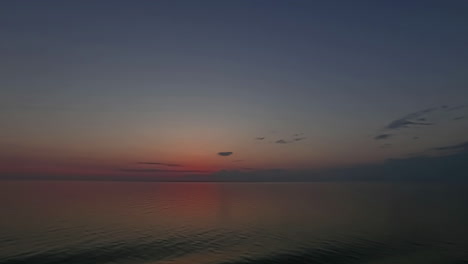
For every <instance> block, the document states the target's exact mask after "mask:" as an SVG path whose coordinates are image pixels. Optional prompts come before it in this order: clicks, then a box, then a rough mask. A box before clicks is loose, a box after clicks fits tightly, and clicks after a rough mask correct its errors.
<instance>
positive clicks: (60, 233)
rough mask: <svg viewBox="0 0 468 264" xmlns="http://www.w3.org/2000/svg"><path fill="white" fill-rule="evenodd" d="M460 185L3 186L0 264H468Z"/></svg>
mask: <svg viewBox="0 0 468 264" xmlns="http://www.w3.org/2000/svg"><path fill="white" fill-rule="evenodd" d="M467 187H468V186H465V185H457V184H414V183H412V184H409V183H404V184H403V183H399V184H382V183H105V182H0V198H1V199H0V263H2V264H3V263H8V264H13V263H69V264H73V263H77V264H78V263H79V264H86V263H93V264H99V263H128V264H131V263H146V264H149V263H171V264H182V263H183V264H189V263H190V264H196V263H213V264H214V263H224V264H228V263H229V264H247V263H299V264H300V263H328V264H333V263H347V264H349V263H369V264H370V263H392V264H395V263H425V264H428V263H429V264H430V263H447V264H449V263H450V264H461V263H468V193H467V192H468V188H467Z"/></svg>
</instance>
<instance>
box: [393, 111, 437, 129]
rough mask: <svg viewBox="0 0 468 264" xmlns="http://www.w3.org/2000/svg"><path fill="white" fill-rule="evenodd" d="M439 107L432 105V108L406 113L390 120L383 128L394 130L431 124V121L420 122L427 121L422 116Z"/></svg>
mask: <svg viewBox="0 0 468 264" xmlns="http://www.w3.org/2000/svg"><path fill="white" fill-rule="evenodd" d="M439 109H440V108H439V107H432V108H427V109H424V110H421V111H417V112H414V113H410V114H407V115H405V116H403V117H401V118H398V119H395V120H393V121H391V122H390V123H389V124H388V125H386V126H385V129H387V130H394V129H401V128H408V127H410V126H430V125H433V123H430V122H422V121H427V119H426V118H425V117H423V116H424V115H427V114H429V113H431V112H434V111H437V110H439Z"/></svg>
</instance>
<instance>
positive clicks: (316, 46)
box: [0, 0, 468, 177]
mask: <svg viewBox="0 0 468 264" xmlns="http://www.w3.org/2000/svg"><path fill="white" fill-rule="evenodd" d="M0 32H1V35H2V41H1V42H0V57H1V58H2V59H1V60H0V69H1V70H0V109H1V111H0V124H1V131H0V134H1V136H0V162H1V164H0V176H12V175H13V176H12V177H15V175H19V176H21V175H23V176H24V175H62V176H63V175H65V176H63V177H67V176H66V175H106V176H108V177H112V176H113V175H127V176H129V177H132V175H138V177H141V176H142V175H144V176H145V177H150V176H153V175H175V176H177V175H180V174H191V173H204V172H216V171H219V170H224V171H225V170H269V169H277V168H281V169H285V170H296V171H297V170H302V171H307V170H311V169H315V170H316V169H325V168H338V167H343V166H354V165H359V164H373V163H379V162H383V161H386V160H388V159H395V158H406V157H409V156H411V155H419V154H418V153H426V152H427V151H428V150H429V151H430V150H434V149H435V148H441V147H444V146H457V144H462V143H463V142H467V141H468V136H467V135H468V133H467V131H468V85H467V84H468V49H467V48H466V47H468V1H465V0H449V1H439V0H438V1H430V0H425V1H422V0H421V1H400V0H396V1H371V0H368V1H344V0H343V1H330V0H327V1H293V0H291V1H266V0H265V1H263V0H252V1H250V0H249V1H247V0H240V1H177V0H170V1H130V0H128V1H117V0H113V1H104V0H103V1H47V0H42V1H32V0H29V1H26V0H23V1H2V3H1V4H0ZM463 146H464V145H463ZM454 149H456V147H455V148H454ZM460 149H461V150H466V149H465V147H460V148H458V150H460ZM219 152H232V154H230V155H229V154H227V155H218V153H219Z"/></svg>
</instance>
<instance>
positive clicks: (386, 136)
mask: <svg viewBox="0 0 468 264" xmlns="http://www.w3.org/2000/svg"><path fill="white" fill-rule="evenodd" d="M391 136H393V135H392V134H381V135H377V136H375V137H374V139H375V140H382V139H387V138H390V137H391Z"/></svg>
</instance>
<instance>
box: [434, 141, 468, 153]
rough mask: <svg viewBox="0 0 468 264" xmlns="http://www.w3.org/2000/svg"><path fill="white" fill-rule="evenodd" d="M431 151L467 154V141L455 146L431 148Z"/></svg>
mask: <svg viewBox="0 0 468 264" xmlns="http://www.w3.org/2000/svg"><path fill="white" fill-rule="evenodd" d="M431 150H436V151H445V150H454V151H460V152H464V151H465V152H468V141H467V142H462V143H460V144H456V145H450V146H444V147H437V148H432V149H431Z"/></svg>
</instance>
